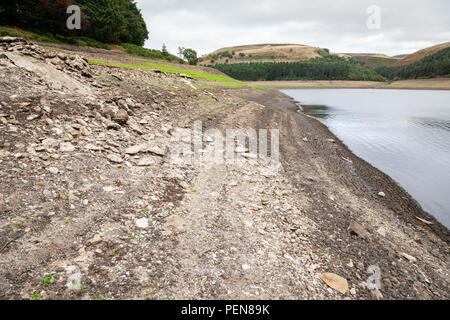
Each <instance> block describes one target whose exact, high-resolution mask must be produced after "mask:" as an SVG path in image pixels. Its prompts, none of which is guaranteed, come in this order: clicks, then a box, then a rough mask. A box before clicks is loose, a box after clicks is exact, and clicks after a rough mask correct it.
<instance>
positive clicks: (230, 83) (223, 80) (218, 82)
mask: <svg viewBox="0 0 450 320" xmlns="http://www.w3.org/2000/svg"><path fill="white" fill-rule="evenodd" d="M89 63H90V64H94V65H103V66H109V67H117V68H124V69H137V70H154V69H158V70H160V71H162V72H167V73H175V74H185V75H187V76H190V77H193V78H197V79H205V80H210V81H208V82H207V83H206V85H211V86H221V87H227V88H239V87H243V86H246V84H245V83H244V82H242V81H238V80H235V79H233V78H230V77H227V76H222V75H217V74H211V73H204V72H197V71H192V70H187V69H182V68H176V67H174V66H171V65H168V64H163V63H158V62H146V63H145V64H146V65H148V67H145V66H140V65H134V64H117V63H110V62H105V61H95V60H89Z"/></svg>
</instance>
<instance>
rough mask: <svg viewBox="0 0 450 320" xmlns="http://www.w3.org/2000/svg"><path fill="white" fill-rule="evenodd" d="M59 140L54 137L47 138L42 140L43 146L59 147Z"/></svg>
mask: <svg viewBox="0 0 450 320" xmlns="http://www.w3.org/2000/svg"><path fill="white" fill-rule="evenodd" d="M58 145H59V142H58V140H56V139H53V138H47V139H44V140H42V146H43V147H45V148H56V147H58Z"/></svg>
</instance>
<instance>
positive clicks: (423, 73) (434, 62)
mask: <svg viewBox="0 0 450 320" xmlns="http://www.w3.org/2000/svg"><path fill="white" fill-rule="evenodd" d="M375 71H376V72H378V73H379V74H381V75H383V76H384V77H386V78H388V79H393V80H400V79H418V78H422V79H424V78H435V77H438V76H443V77H445V76H447V75H448V74H450V47H447V48H445V49H442V50H440V51H438V52H436V53H433V54H431V55H428V56H426V57H424V58H422V59H420V60H418V61H416V62H413V63H411V64H408V65H406V66H398V67H380V68H377V69H375Z"/></svg>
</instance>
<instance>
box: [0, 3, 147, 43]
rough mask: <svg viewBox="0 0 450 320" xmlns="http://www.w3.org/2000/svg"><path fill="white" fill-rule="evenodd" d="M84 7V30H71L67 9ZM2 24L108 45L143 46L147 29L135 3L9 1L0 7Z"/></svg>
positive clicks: (82, 28) (82, 25) (82, 21)
mask: <svg viewBox="0 0 450 320" xmlns="http://www.w3.org/2000/svg"><path fill="white" fill-rule="evenodd" d="M71 5H78V6H79V7H80V8H81V12H82V17H81V30H69V29H68V28H67V26H66V21H67V18H68V17H69V15H68V14H67V12H66V10H67V8H68V7H69V6H71ZM0 21H1V23H2V24H3V25H10V26H17V27H21V28H24V29H30V30H39V31H40V32H48V33H51V34H53V35H55V36H56V35H61V36H86V37H90V38H93V39H96V40H98V41H101V42H105V43H117V44H120V43H132V44H135V45H139V46H142V45H144V43H145V40H147V39H148V34H149V33H148V30H147V26H146V24H145V21H144V19H143V17H142V14H141V11H140V10H139V9H138V7H137V5H136V2H135V1H133V0H9V1H2V2H1V4H0Z"/></svg>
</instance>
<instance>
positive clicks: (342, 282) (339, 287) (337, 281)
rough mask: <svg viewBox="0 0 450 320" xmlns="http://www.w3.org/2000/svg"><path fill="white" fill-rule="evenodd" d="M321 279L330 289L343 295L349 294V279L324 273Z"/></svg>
mask: <svg viewBox="0 0 450 320" xmlns="http://www.w3.org/2000/svg"><path fill="white" fill-rule="evenodd" d="M320 279H322V281H323V282H325V283H326V284H327V285H328V286H329V287H330V288H333V289H334V290H336V291H339V292H340V293H342V294H346V293H347V292H348V282H347V279H344V278H342V277H341V276H338V275H337V274H334V273H322V274H321V275H320Z"/></svg>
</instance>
